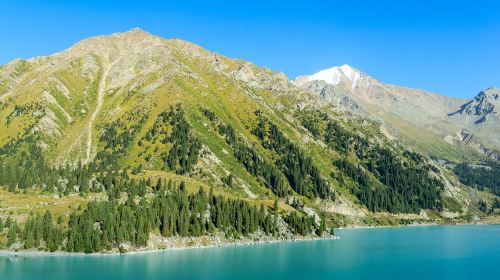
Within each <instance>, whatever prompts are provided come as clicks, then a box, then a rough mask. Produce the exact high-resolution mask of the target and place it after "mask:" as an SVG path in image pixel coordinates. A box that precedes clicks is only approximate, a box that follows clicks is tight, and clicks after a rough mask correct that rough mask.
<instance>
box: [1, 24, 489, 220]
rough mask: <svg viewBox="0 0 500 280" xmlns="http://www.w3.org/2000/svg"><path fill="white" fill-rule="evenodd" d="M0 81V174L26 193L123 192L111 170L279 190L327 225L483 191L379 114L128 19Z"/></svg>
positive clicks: (151, 179) (266, 196) (414, 211)
mask: <svg viewBox="0 0 500 280" xmlns="http://www.w3.org/2000/svg"><path fill="white" fill-rule="evenodd" d="M0 85H1V87H0V131H1V133H0V160H1V165H2V169H1V170H0V171H1V172H0V175H1V176H0V177H1V180H2V181H0V184H3V185H4V186H5V187H6V188H7V189H9V190H10V191H12V192H16V191H22V192H24V193H25V195H32V196H33V198H34V199H37V198H40V197H45V196H47V195H52V194H53V193H57V194H59V195H60V196H62V197H66V198H61V201H66V200H67V198H68V197H72V196H74V195H75V193H80V195H81V196H82V197H83V201H88V200H92V199H94V198H95V196H96V195H97V196H98V197H100V196H103V198H102V199H104V200H106V199H107V198H106V195H107V197H108V199H111V197H117V198H119V197H120V194H119V193H120V191H119V190H118V191H117V192H118V193H116V192H115V190H114V188H115V187H116V185H119V184H118V183H111V182H114V180H115V179H113V178H111V177H113V176H115V175H116V176H125V177H127V176H130V177H131V178H134V179H137V180H141V179H144V180H146V179H147V180H148V181H144V182H145V183H144V184H145V185H146V186H147V188H148V189H149V188H151V192H152V193H155V191H157V190H155V182H156V180H157V179H158V178H160V179H165V180H173V181H174V182H177V183H179V182H181V181H184V182H185V185H186V188H187V191H188V192H191V193H195V192H197V191H198V189H199V188H200V187H202V188H204V189H205V191H206V192H208V191H209V189H210V188H211V187H214V191H215V192H216V193H218V194H222V195H224V196H225V197H228V198H235V199H244V200H245V201H248V202H249V203H250V205H260V204H263V205H266V206H269V207H270V206H272V205H273V201H274V200H277V201H278V202H279V203H278V205H279V207H280V209H282V210H283V211H284V212H288V213H294V212H301V213H303V214H305V215H312V216H313V217H316V219H318V218H319V216H320V213H322V214H321V216H323V215H325V216H326V217H327V220H328V223H329V224H330V225H342V224H350V223H360V224H377V223H392V222H398V220H399V219H403V220H406V221H412V220H419V221H420V220H429V219H444V218H446V217H447V216H446V214H443V213H448V212H455V214H453V215H455V216H461V217H464V218H466V219H469V218H470V217H471V216H470V214H471V213H473V214H474V213H476V214H477V213H479V212H477V209H476V208H477V207H476V206H475V204H474V203H470V201H471V199H472V200H474V199H477V197H479V196H482V193H480V194H476V195H474V196H471V195H470V194H467V195H464V194H463V191H462V190H461V189H460V188H457V186H458V185H459V184H457V183H455V182H454V181H453V179H447V175H448V174H447V173H446V170H443V169H440V168H438V167H437V166H435V164H434V163H433V162H432V161H429V159H427V158H426V157H425V156H422V155H421V154H418V153H416V152H413V151H411V150H409V149H408V148H406V147H405V146H404V145H402V144H400V143H398V142H397V141H394V140H390V139H388V138H387V137H386V136H385V135H384V134H383V133H382V132H381V129H380V126H379V125H378V124H377V123H375V122H372V121H368V120H365V119H363V118H358V117H352V116H348V115H344V114H339V113H336V112H334V111H332V110H331V109H330V107H329V106H328V104H326V103H324V102H323V101H321V100H320V98H319V97H317V96H315V95H313V94H309V93H305V92H302V91H301V90H299V89H298V88H297V87H296V86H294V85H293V84H291V83H290V82H289V81H288V79H287V77H286V76H284V75H283V74H281V73H276V72H272V71H270V70H268V69H264V68H259V67H256V66H254V65H252V64H250V63H248V62H245V61H241V60H233V59H229V58H227V57H224V56H221V55H218V54H215V53H212V52H209V51H207V50H204V49H202V48H201V47H199V46H196V45H194V44H191V43H189V42H186V41H182V40H178V39H172V40H165V39H162V38H159V37H156V36H153V35H151V34H148V33H146V32H144V31H141V30H138V29H133V30H131V31H128V32H125V33H116V34H113V35H111V36H100V37H95V38H90V39H86V40H83V41H81V42H79V43H77V44H75V45H74V46H72V47H70V48H69V49H67V50H65V51H63V52H60V53H57V54H54V55H52V56H48V57H38V58H33V59H30V60H26V61H25V60H18V61H15V62H13V63H10V64H8V65H6V66H4V67H2V68H1V69H0ZM33 167H35V168H33ZM74 174H78V175H74ZM118 174H121V175H118ZM124 174H127V175H124ZM120 178H121V177H120ZM391 178H396V179H394V180H392V179H391ZM116 180H118V179H116ZM108 181H109V182H108ZM131 184H132V183H131ZM141 184H142V183H141ZM132 185H133V184H132ZM141 186H142V185H141ZM148 192H149V191H148ZM9 197H10V196H9ZM44 199H45V198H44ZM5 203H8V202H5ZM456 205H460V206H463V207H462V208H463V209H460V208H461V207H456ZM452 206H455V207H452ZM47 208H48V209H50V207H47ZM17 210H18V211H14V212H12V213H16V214H19V215H23V214H26V213H25V211H27V210H22V209H21V210H20V209H17ZM426 211H427V212H426ZM315 213H316V214H315ZM389 213H391V214H389ZM0 215H3V216H6V215H7V212H3V214H2V213H0ZM448 216H449V215H448ZM68 218H69V217H66V218H65V219H68Z"/></svg>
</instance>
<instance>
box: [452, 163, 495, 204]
mask: <svg viewBox="0 0 500 280" xmlns="http://www.w3.org/2000/svg"><path fill="white" fill-rule="evenodd" d="M453 171H454V172H455V174H456V175H457V176H458V178H459V179H460V182H462V183H463V184H466V185H469V186H472V187H475V188H477V189H479V190H485V189H489V190H490V191H491V192H492V193H494V194H495V195H497V196H500V164H499V163H495V162H491V163H488V162H487V163H484V164H481V165H471V164H467V163H460V164H457V165H456V166H455V168H454V169H453Z"/></svg>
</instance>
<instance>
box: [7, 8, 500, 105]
mask: <svg viewBox="0 0 500 280" xmlns="http://www.w3.org/2000/svg"><path fill="white" fill-rule="evenodd" d="M134 27H139V28H141V29H143V30H145V31H147V32H150V33H152V34H155V35H158V36H161V37H165V38H173V37H176V38H181V39H184V40H188V41H191V42H193V43H196V44H198V45H201V46H202V47H204V48H206V49H208V50H211V51H215V52H217V53H220V54H223V55H226V56H229V57H233V58H241V59H244V60H248V61H251V62H253V63H255V64H256V65H258V66H263V67H268V68H270V69H272V70H276V71H282V72H284V73H285V74H287V75H288V77H289V78H294V77H296V76H298V75H310V74H313V73H315V72H317V71H319V70H322V69H326V68H330V67H332V66H338V65H343V64H349V65H351V66H353V67H355V68H358V69H360V70H362V71H363V72H365V73H367V74H369V75H371V76H373V77H375V78H377V79H379V80H381V81H383V82H386V83H391V84H397V85H402V86H407V87H412V88H421V89H427V90H431V91H434V92H437V93H440V94H444V95H447V96H453V97H462V98H471V97H473V96H474V95H476V94H477V93H478V92H479V91H481V90H482V89H484V88H487V87H490V86H497V87H500V1H481V0H474V1H463V2H462V1H460V0H458V1H428V0H421V1H412V0H408V1H388V0H387V1H384V0H378V1H362V0H357V1H347V0H344V1H334V0H330V1H314V0H309V1H274V0H268V1H260V0H255V1H249V0H247V1H236V0H234V1H218V0H212V1H187V0H186V1H182V0H178V1H168V0H163V1H127V0H122V1H110V0H101V1H96V0H87V1H71V0H66V1H50V0H46V1H21V0H18V1H14V0H0V64H6V63H8V62H10V61H12V60H13V59H16V58H30V57H33V56H41V55H50V54H52V53H55V52H58V51H61V50H64V49H66V48H68V47H69V46H71V45H73V44H74V43H75V42H77V41H79V40H81V39H85V38H87V37H91V36H96V35H105V34H111V33H113V32H122V31H127V30H129V29H131V28H134Z"/></svg>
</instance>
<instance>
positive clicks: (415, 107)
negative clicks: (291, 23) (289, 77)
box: [293, 65, 500, 159]
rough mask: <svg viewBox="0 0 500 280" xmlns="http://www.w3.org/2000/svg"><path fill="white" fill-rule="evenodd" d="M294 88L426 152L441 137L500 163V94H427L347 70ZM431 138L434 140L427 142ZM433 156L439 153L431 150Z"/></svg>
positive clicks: (310, 78)
mask: <svg viewBox="0 0 500 280" xmlns="http://www.w3.org/2000/svg"><path fill="white" fill-rule="evenodd" d="M293 83H294V84H296V85H297V86H299V87H300V88H302V89H303V90H306V91H309V92H313V93H316V94H318V95H320V96H321V97H323V98H324V99H325V100H326V101H328V102H330V103H331V104H332V105H333V106H334V107H336V108H337V109H340V110H343V111H349V112H352V113H355V114H359V115H361V116H364V117H368V118H371V119H374V120H377V121H382V122H383V123H384V124H385V125H386V126H387V131H389V133H390V132H393V133H394V135H393V136H396V135H399V136H400V138H401V139H402V140H406V142H414V141H415V140H416V138H415V137H412V135H415V134H417V135H418V140H416V142H417V145H416V146H420V147H421V150H422V151H425V150H426V144H427V143H428V142H429V144H432V143H434V144H435V138H436V137H438V138H440V139H441V140H442V141H446V142H448V143H450V144H453V145H460V144H466V145H468V146H470V147H472V148H473V149H474V150H476V151H479V152H481V153H483V154H485V155H487V156H489V157H491V158H493V159H499V158H500V153H499V152H498V151H499V149H500V121H499V114H498V111H499V110H500V109H499V108H500V105H499V98H498V95H499V90H498V89H497V88H489V89H487V90H485V91H482V92H480V93H479V94H478V95H477V96H476V97H475V98H474V99H473V100H466V99H462V98H452V97H447V96H443V95H439V94H436V93H432V92H429V91H425V90H418V89H410V88H405V87H400V86H395V85H389V84H384V83H382V82H380V81H378V80H377V79H375V78H373V77H371V76H369V75H367V74H366V73H364V72H362V71H360V70H358V69H356V68H354V67H351V66H349V65H343V66H339V67H332V68H329V69H326V70H322V71H319V72H317V73H315V74H313V75H310V76H300V77H297V78H296V79H294V80H293ZM425 134H429V135H430V136H434V137H429V139H425V137H423V139H422V136H424V135H425ZM432 152H434V151H432Z"/></svg>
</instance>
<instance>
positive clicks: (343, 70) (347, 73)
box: [294, 64, 362, 88]
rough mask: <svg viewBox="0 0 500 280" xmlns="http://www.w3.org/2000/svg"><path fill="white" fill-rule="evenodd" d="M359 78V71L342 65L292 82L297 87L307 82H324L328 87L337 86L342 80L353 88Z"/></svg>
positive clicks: (360, 74)
mask: <svg viewBox="0 0 500 280" xmlns="http://www.w3.org/2000/svg"><path fill="white" fill-rule="evenodd" d="M361 76H362V73H361V71H359V70H357V69H355V68H353V67H351V66H349V65H347V64H344V65H342V66H335V67H332V68H328V69H325V70H321V71H319V72H317V73H315V74H313V75H310V76H303V77H298V78H297V79H296V80H295V81H294V82H295V83H296V84H298V85H299V86H300V85H301V84H303V83H305V82H308V81H324V82H326V83H327V84H330V85H338V84H339V83H340V82H341V81H342V80H346V81H348V82H349V83H350V84H351V86H352V88H355V87H356V85H357V82H358V79H359V78H361Z"/></svg>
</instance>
